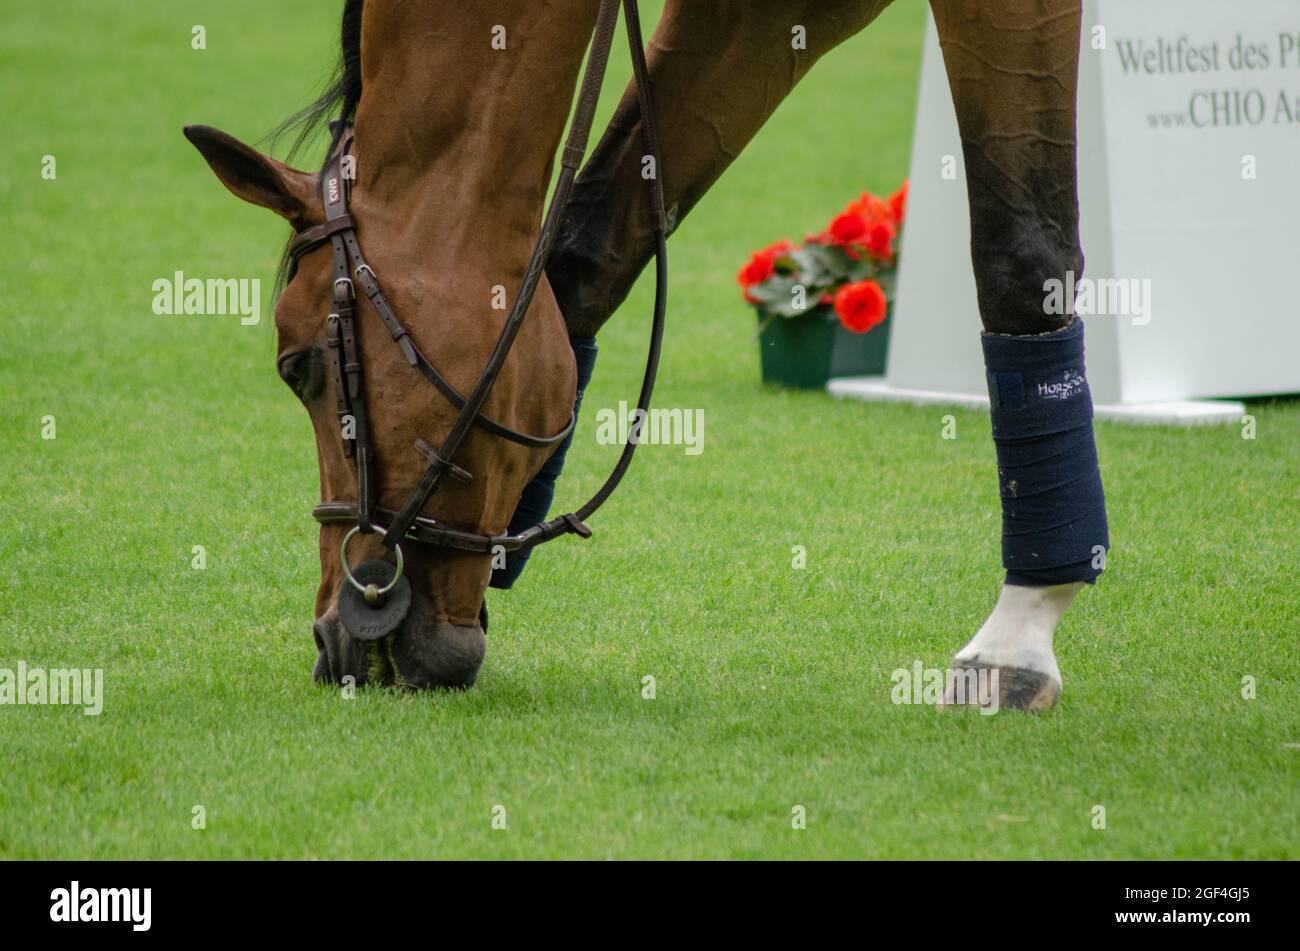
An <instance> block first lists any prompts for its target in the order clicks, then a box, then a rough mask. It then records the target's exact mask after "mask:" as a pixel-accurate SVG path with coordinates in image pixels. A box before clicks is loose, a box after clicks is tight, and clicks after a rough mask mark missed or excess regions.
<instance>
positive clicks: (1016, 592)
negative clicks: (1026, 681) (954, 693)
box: [955, 581, 1084, 685]
mask: <svg viewBox="0 0 1300 951" xmlns="http://www.w3.org/2000/svg"><path fill="white" fill-rule="evenodd" d="M1083 587H1084V584H1083V582H1082V581H1078V582H1074V583H1073V584H1060V585H1051V586H1048V587H1043V588H1030V587H1026V586H1024V585H1014V584H1004V585H1003V586H1002V593H1001V594H1000V595H998V603H997V604H996V605H995V606H994V608H993V613H992V614H990V615H989V617H988V620H987V621H985V622H984V625H983V626H982V627H981V628H980V629H979V631H978V632H976V634H975V636H974V637H972V638H971V639H970V642H969V643H968V644H967V645H966V646H965V647H963V648H962V649H961V650H959V651H958V652H957V656H956V661H955V663H956V664H960V663H961V662H962V661H967V662H971V663H974V662H976V661H978V662H979V663H980V664H982V665H988V666H991V667H1020V668H1023V669H1025V670H1033V671H1038V672H1041V673H1044V674H1047V675H1048V676H1049V677H1051V678H1052V679H1053V680H1055V681H1056V683H1057V684H1058V685H1059V684H1060V682H1061V670H1060V668H1059V667H1058V666H1057V664H1056V655H1055V654H1054V653H1053V652H1052V635H1053V633H1054V632H1055V631H1056V625H1057V624H1059V623H1060V622H1061V618H1062V617H1064V616H1065V611H1066V609H1067V608H1069V606H1070V602H1072V601H1073V600H1074V597H1075V595H1077V594H1078V593H1079V592H1080V591H1082V590H1083Z"/></svg>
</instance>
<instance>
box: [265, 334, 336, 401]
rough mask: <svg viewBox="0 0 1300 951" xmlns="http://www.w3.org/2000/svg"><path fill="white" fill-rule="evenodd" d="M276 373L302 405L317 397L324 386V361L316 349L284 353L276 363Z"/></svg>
mask: <svg viewBox="0 0 1300 951" xmlns="http://www.w3.org/2000/svg"><path fill="white" fill-rule="evenodd" d="M276 371H277V372H278V373H279V374H280V379H282V380H284V382H285V383H286V384H287V385H288V387H289V389H291V390H293V392H294V394H295V395H296V396H297V397H298V399H300V400H302V401H303V402H304V403H307V402H310V401H311V400H313V399H315V398H316V397H317V396H319V395H320V391H321V390H322V389H323V387H324V385H325V361H324V357H323V356H322V354H321V352H320V350H319V349H318V348H316V347H310V348H308V349H307V350H298V351H296V352H294V353H286V354H285V355H284V356H282V357H281V358H280V359H279V361H278V362H277V363H276Z"/></svg>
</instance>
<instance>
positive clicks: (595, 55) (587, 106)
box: [384, 0, 657, 550]
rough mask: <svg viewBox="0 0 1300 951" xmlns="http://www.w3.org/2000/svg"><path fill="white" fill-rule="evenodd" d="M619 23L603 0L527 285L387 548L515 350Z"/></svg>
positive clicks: (613, 7) (388, 536)
mask: <svg viewBox="0 0 1300 951" xmlns="http://www.w3.org/2000/svg"><path fill="white" fill-rule="evenodd" d="M617 25H618V0H601V4H600V10H599V12H598V13H597V14H596V29H595V33H594V35H593V38H592V41H591V52H590V54H589V55H588V57H587V68H586V72H585V74H584V75H583V80H582V89H581V91H580V92H579V94H578V102H577V105H576V106H575V108H574V113H573V122H572V124H571V125H570V127H569V136H568V140H567V141H566V143H565V145H564V151H563V153H562V157H561V159H560V176H559V180H558V181H557V182H556V184H555V191H554V193H553V194H552V197H551V204H550V207H549V208H547V210H546V219H545V221H544V222H543V223H542V230H541V233H540V234H539V235H538V237H537V244H536V245H535V246H534V247H533V254H532V257H531V258H530V259H529V262H528V268H527V270H525V271H524V280H523V284H522V285H521V286H520V288H519V292H518V293H517V294H516V295H515V302H514V306H513V307H512V308H511V310H510V314H509V316H508V317H507V318H506V322H505V326H503V327H502V328H501V335H500V336H499V337H497V342H496V346H495V347H493V348H492V354H491V355H490V356H489V357H488V361H487V365H486V366H484V367H483V371H482V372H481V373H480V374H479V378H478V383H476V384H475V385H474V389H473V390H472V391H471V392H470V395H469V396H468V398H466V400H465V405H464V406H462V407H461V409H460V414H459V415H458V416H457V417H456V421H455V422H454V423H453V424H452V427H451V431H450V432H448V433H447V436H446V437H445V438H444V439H443V441H442V445H441V446H440V447H439V448H438V450H437V452H435V453H434V454H433V455H432V458H431V460H430V462H429V465H428V467H427V468H426V469H425V470H424V475H422V476H421V477H420V481H419V483H418V484H417V485H416V487H415V488H414V489H413V490H412V491H411V494H410V495H409V496H407V499H406V502H404V503H403V504H402V508H401V510H400V511H399V512H398V513H397V516H396V518H394V519H393V521H392V522H391V523H390V524H389V526H388V531H387V532H386V533H385V534H384V546H385V547H386V548H388V549H390V550H391V549H392V548H393V547H394V546H395V545H396V544H397V543H398V542H400V541H401V540H402V538H403V537H404V536H405V535H406V532H407V530H408V529H409V528H410V527H411V525H412V524H413V523H414V522H415V519H416V518H417V517H418V516H419V514H420V510H421V509H423V508H424V506H425V503H427V502H428V501H429V496H431V495H433V493H434V491H435V490H436V489H437V488H438V483H439V482H441V481H442V477H443V475H444V474H445V473H446V472H447V470H448V469H449V468H450V465H451V459H452V458H453V457H455V455H456V451H457V450H458V449H459V448H460V445H461V443H462V442H464V440H465V436H466V435H467V434H468V433H469V428H470V426H472V425H473V424H474V419H475V418H476V417H477V416H478V414H479V412H480V411H481V410H482V409H483V405H484V404H485V403H486V402H487V398H488V394H489V393H490V392H491V391H492V386H493V384H495V383H496V380H497V376H498V375H499V374H500V372H501V367H502V366H503V365H504V364H505V362H506V357H507V356H508V355H509V354H510V348H511V347H512V346H513V345H514V342H515V337H516V336H518V334H519V329H520V327H522V326H523V322H524V317H525V316H526V315H527V313H528V306H529V305H530V304H531V303H532V300H533V293H534V292H535V291H536V290H537V284H538V281H539V280H540V279H541V276H542V271H543V269H545V267H546V262H547V259H548V258H549V257H550V255H551V244H552V242H553V241H554V239H555V234H556V232H557V231H558V230H559V227H560V222H561V220H563V218H564V213H565V209H566V208H567V206H568V204H569V195H570V193H571V192H572V190H573V181H574V178H575V177H576V176H577V171H578V168H579V166H580V165H581V164H582V158H583V156H584V155H586V154H587V139H588V138H589V137H590V134H591V121H592V117H593V116H594V115H595V112H596V103H597V101H598V100H599V99H600V87H601V85H602V84H603V82H604V78H605V66H606V64H607V63H608V62H609V51H610V47H611V45H612V44H613V40H614V30H615V29H616V27H617ZM638 49H639V47H638ZM656 173H657V170H656Z"/></svg>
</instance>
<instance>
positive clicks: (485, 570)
mask: <svg viewBox="0 0 1300 951" xmlns="http://www.w3.org/2000/svg"><path fill="white" fill-rule="evenodd" d="M371 6H373V7H374V8H375V10H374V12H373V13H372V10H371V9H370V8H371ZM359 7H360V4H349V9H353V8H359ZM590 7H591V5H590V4H589V3H577V4H575V11H574V12H575V15H576V17H577V22H576V23H575V21H574V20H567V21H566V20H565V18H563V17H552V16H550V15H549V14H548V15H545V16H544V15H543V14H542V13H541V12H539V11H535V12H526V13H523V14H521V15H520V16H519V17H517V18H516V22H515V24H514V26H513V29H515V30H516V31H517V32H524V33H527V35H528V36H529V42H527V43H522V42H521V43H518V44H517V45H516V46H514V47H510V46H507V48H506V49H505V50H502V49H498V48H496V47H495V46H494V45H493V44H491V43H490V42H489V40H490V39H491V38H492V36H493V28H494V24H493V22H492V20H493V17H492V16H489V15H488V13H487V12H486V11H483V12H481V13H472V14H465V16H464V17H462V16H461V14H459V13H458V19H457V21H456V23H457V25H456V28H455V29H449V28H448V21H446V19H445V17H442V16H440V15H438V14H437V11H436V10H435V9H434V5H431V4H372V5H367V8H366V10H365V15H364V17H362V18H361V20H360V33H359V44H360V45H359V56H351V57H349V56H348V55H347V53H348V50H347V49H346V48H345V57H344V59H345V63H349V64H350V65H348V67H347V68H348V69H349V70H352V71H354V72H356V73H357V75H355V76H353V77H352V79H353V80H354V84H355V86H356V87H357V88H360V85H361V78H362V77H364V83H365V87H364V94H362V95H360V96H359V105H357V108H356V112H355V130H354V136H355V137H354V146H353V153H354V154H355V158H356V167H355V168H356V170H355V180H354V181H353V182H352V191H351V198H350V201H349V212H350V214H351V215H352V217H353V219H354V220H355V222H356V236H357V239H358V241H359V242H360V244H361V246H362V248H363V249H364V253H365V258H366V261H367V263H369V264H370V265H371V266H372V267H373V268H374V271H375V272H377V274H378V275H379V277H380V278H381V280H382V284H383V290H384V293H385V295H386V296H387V298H388V300H389V301H390V302H391V304H392V306H393V308H394V310H395V311H396V313H397V314H399V315H400V316H401V320H402V322H403V323H404V325H405V326H406V328H407V329H408V330H409V332H410V334H411V337H412V338H413V339H414V341H415V343H416V345H417V346H418V348H419V349H420V351H422V352H423V353H424V354H425V355H427V357H428V358H429V360H430V361H431V362H432V363H433V364H435V365H436V366H437V368H438V370H439V371H440V372H441V374H442V376H443V377H445V378H446V380H447V381H448V382H450V383H451V384H452V385H453V386H454V387H455V388H456V390H457V391H458V392H460V393H461V394H467V393H469V392H470V391H471V390H472V389H473V386H474V383H475V381H476V379H477V377H478V375H479V373H480V371H481V369H482V367H483V366H484V364H485V362H486V361H487V359H488V354H489V352H490V351H491V350H492V347H493V345H494V343H495V342H496V339H497V336H498V334H499V332H500V330H501V327H502V324H503V322H504V320H505V311H504V310H500V309H495V308H494V300H496V299H499V298H500V297H501V296H502V289H504V292H505V294H506V295H507V296H512V295H513V294H514V293H515V291H516V290H517V289H518V288H519V286H520V284H521V282H522V280H523V276H524V269H525V264H526V262H527V259H528V257H529V253H530V251H531V249H532V244H533V242H534V240H535V239H536V237H537V234H538V232H539V228H540V223H541V212H542V210H543V204H544V197H545V189H546V184H547V182H548V180H549V177H550V171H551V164H552V157H553V156H554V153H555V149H556V146H557V144H558V141H559V137H560V134H561V132H562V130H563V125H564V119H565V116H566V114H567V111H568V107H569V103H570V97H571V93H572V88H573V82H574V79H575V77H576V75H577V70H578V66H579V64H580V61H581V57H582V54H583V47H584V45H585V36H586V35H589V34H584V32H583V30H582V28H581V23H582V22H583V21H584V20H585V21H586V22H587V25H590V22H591V17H592V16H593V15H594V10H591V9H590ZM467 17H468V18H470V19H474V18H478V19H482V20H483V22H482V23H465V22H462V20H464V19H465V18H467ZM434 22H436V23H437V24H439V26H438V29H436V30H435V29H432V27H431V23H434ZM476 30H477V32H475V31H476ZM346 36H347V30H346V22H345V47H346V45H347V39H346ZM470 36H472V37H473V38H474V39H473V41H472V42H471V40H469V39H467V38H466V37H470ZM480 38H483V41H482V42H479V39H480ZM575 38H576V39H575ZM353 52H357V51H353ZM435 64H436V65H435ZM561 93H563V94H561ZM343 118H344V119H348V118H350V117H349V116H348V115H346V114H345V115H344V116H343ZM186 136H187V137H188V138H189V140H190V141H191V142H192V143H193V144H194V145H195V146H196V147H197V148H198V150H199V151H200V152H201V153H202V155H203V157H204V158H205V159H206V160H207V162H208V164H209V165H210V166H211V167H212V169H213V171H214V172H215V173H216V175H217V177H218V178H219V179H220V180H221V182H222V183H223V184H224V185H225V186H226V187H227V188H228V189H229V190H230V191H231V192H233V193H234V194H235V195H236V196H238V197H240V198H242V199H244V200H245V201H250V202H252V203H254V204H257V205H260V206H262V207H264V208H268V209H270V210H272V211H274V212H275V213H276V214H278V215H280V216H281V217H282V218H284V219H285V220H287V221H288V222H289V223H290V224H291V225H292V226H293V227H294V229H295V230H298V231H301V230H303V229H306V228H309V227H312V226H314V225H319V224H321V223H322V222H323V221H324V212H323V207H322V200H321V195H320V176H319V175H318V174H312V173H307V172H303V171H299V170H296V169H293V168H290V167H288V166H287V165H284V164H282V163H280V162H278V161H276V160H274V159H272V158H269V157H268V156H265V155H262V154H260V153H259V152H257V151H255V150H253V149H251V148H250V147H248V146H246V145H244V144H242V143H241V142H239V141H237V140H235V139H233V138H231V137H230V136H228V135H225V134H224V133H222V132H219V131H217V130H215V129H212V128H209V127H206V126H190V127H188V128H187V129H186ZM335 144H336V145H337V136H336V142H335ZM331 255H332V252H331V247H330V243H329V242H326V243H325V244H324V245H323V246H321V247H318V248H316V249H314V250H312V251H310V252H308V253H307V254H305V255H304V256H303V257H302V258H301V259H300V260H299V261H298V263H297V266H296V268H294V271H293V273H292V276H291V278H290V280H289V281H288V284H287V285H286V287H285V289H284V292H283V293H282V294H281V296H280V299H279V301H278V303H277V305H276V310H275V322H276V329H277V333H278V337H279V345H278V348H277V356H276V360H277V368H278V371H279V374H280V376H281V378H282V379H283V380H284V381H285V383H286V384H287V385H288V386H289V387H290V389H291V390H292V391H293V392H294V394H295V396H296V397H297V398H298V399H299V401H301V402H302V404H303V406H304V407H306V409H307V412H308V414H309V415H310V417H311V421H312V428H313V430H314V432H315V438H316V450H317V456H318V461H319V468H320V482H321V499H322V501H334V500H354V499H357V498H358V487H357V485H356V477H355V474H354V468H353V464H352V462H351V460H349V459H348V458H346V456H345V454H344V450H343V444H342V441H341V436H340V430H339V422H338V418H337V416H336V412H335V409H336V406H335V392H334V387H335V384H334V382H333V379H332V376H331V374H330V373H328V372H327V371H326V365H327V357H326V350H327V339H326V317H327V315H328V314H329V313H330V312H331V300H332V296H331V292H332V285H333V273H332V256H331ZM357 297H358V300H357V316H356V324H357V333H358V337H359V340H360V353H361V358H362V359H361V363H362V365H363V367H364V374H363V377H364V395H365V404H366V406H367V408H368V410H367V411H368V416H369V428H370V439H371V443H372V445H373V448H374V454H375V458H376V460H377V470H376V491H375V499H376V502H377V504H378V505H379V506H380V507H382V508H385V509H390V510H397V509H399V508H400V507H401V505H402V503H403V502H404V501H405V500H406V498H407V495H408V494H409V493H410V491H411V489H412V487H413V486H415V485H416V483H417V482H418V481H419V479H420V477H421V475H422V474H423V472H424V470H425V466H426V460H425V458H424V457H423V456H422V455H421V454H420V453H419V452H417V451H416V449H415V444H416V441H417V440H418V439H424V440H426V441H427V442H429V443H430V444H433V445H437V444H438V442H439V441H440V440H441V439H442V437H443V436H444V435H445V434H446V433H447V432H448V430H449V429H450V428H451V426H452V424H453V422H454V420H455V418H456V415H457V413H456V409H455V407H454V406H452V405H451V403H449V402H448V401H447V399H445V398H444V397H443V396H442V395H441V394H440V393H438V391H437V390H435V389H433V388H432V387H431V386H430V385H429V384H428V382H427V381H426V380H425V379H424V378H423V377H422V376H421V375H420V374H419V373H418V372H416V370H414V369H413V368H412V367H411V366H409V365H408V364H407V362H406V360H405V359H403V356H402V352H401V350H399V349H398V347H397V346H395V345H394V343H393V341H392V339H390V336H389V333H388V332H387V330H386V329H385V328H384V325H383V324H382V323H381V322H380V318H379V316H378V314H377V313H376V312H375V310H374V308H373V306H372V305H371V304H370V302H369V301H368V300H367V299H366V297H365V295H364V294H358V295H357ZM575 385H576V375H575V367H574V359H573V354H572V351H571V348H570V346H569V343H568V340H567V335H566V331H565V327H564V322H563V319H562V317H561V315H560V313H559V310H558V308H557V307H556V304H555V299H554V296H553V295H552V293H551V291H550V288H549V285H547V283H546V281H545V278H543V279H542V282H541V284H540V285H539V287H538V290H537V293H536V295H535V297H534V298H533V301H532V305H531V307H530V308H529V311H528V317H527V319H526V320H525V322H524V325H523V329H522V331H521V333H520V335H519V337H518V339H517V341H516V343H515V346H514V347H513V349H512V350H511V352H510V356H509V358H508V359H507V360H506V362H505V365H504V368H503V369H502V372H501V375H500V377H499V378H498V380H497V383H496V385H495V387H494V389H493V390H492V392H491V396H490V398H489V400H488V402H487V404H486V406H485V408H484V410H485V412H486V413H487V414H488V415H489V416H491V417H492V418H494V419H495V420H497V421H499V422H500V423H502V424H503V425H505V426H509V427H510V428H512V429H515V430H518V431H521V432H525V433H534V434H539V435H540V434H551V433H556V432H558V431H560V430H562V429H563V428H564V426H565V424H566V423H567V422H568V420H569V418H570V415H571V412H572V409H573V402H574V393H575ZM548 454H549V450H547V449H545V448H530V447H528V446H524V445H519V444H516V443H514V442H510V441H507V440H504V439H500V438H497V437H495V436H493V435H491V434H489V433H487V432H484V431H482V430H480V429H473V430H472V431H471V432H470V434H469V436H468V437H467V439H466V440H465V441H464V443H463V444H462V445H461V447H460V449H459V451H458V452H457V454H456V458H455V463H456V464H457V465H458V466H460V467H462V468H463V469H466V470H468V471H469V472H470V473H472V474H473V479H472V481H470V482H469V483H462V482H458V481H452V480H444V482H443V483H442V485H441V486H440V487H439V489H438V491H437V492H436V493H435V494H434V496H433V497H432V499H431V500H430V502H429V503H428V504H427V505H426V507H425V508H424V510H423V514H424V515H426V516H428V517H431V518H434V519H437V520H438V521H439V522H441V523H443V524H444V525H446V526H448V527H450V528H453V529H460V530H462V531H470V532H476V533H484V534H495V533H499V532H502V531H504V530H505V528H506V526H507V524H508V522H509V519H510V516H511V514H512V513H513V511H514V507H515V505H516V503H517V501H518V499H519V495H520V492H521V491H522V489H523V487H524V486H525V485H526V484H527V482H528V480H529V479H530V478H532V476H533V475H534V474H535V473H536V472H537V470H538V469H539V468H540V467H541V465H542V464H543V463H544V462H545V460H546V458H547V456H548ZM347 528H348V526H346V525H343V526H339V525H328V524H327V525H323V526H322V527H321V533H320V561H321V582H320V587H319V590H318V592H317V596H316V622H315V625H314V629H313V630H314V636H315V642H316V646H317V649H318V652H319V656H318V659H317V663H316V669H315V673H314V676H315V677H316V679H317V680H318V681H337V680H339V679H341V678H342V677H344V676H347V675H351V676H352V677H354V678H356V682H357V683H364V682H366V681H368V680H369V681H371V682H379V683H383V684H391V683H399V684H403V685H408V686H413V687H435V686H468V685H470V684H472V683H473V682H474V680H475V677H476V676H477V673H478V670H479V667H480V665H481V663H482V660H483V656H484V652H485V649H486V640H485V637H484V632H483V629H482V627H481V626H480V624H479V612H480V607H481V605H482V603H483V594H484V590H485V588H486V586H487V583H488V580H489V577H490V574H491V569H492V564H491V556H490V555H483V554H472V553H464V552H458V551H453V550H449V549H443V548H434V547H426V546H422V545H418V544H415V543H411V542H407V543H404V544H403V546H402V547H403V551H404V557H405V570H406V577H407V578H408V580H409V582H410V585H411V590H412V604H411V608H410V611H409V612H408V614H407V615H406V618H405V620H404V621H403V622H402V623H401V625H400V626H399V627H398V628H397V629H396V630H395V631H394V632H393V633H392V634H391V635H389V636H387V637H385V638H383V639H381V640H378V641H360V640H356V639H354V638H353V637H351V636H350V635H349V634H348V632H347V630H345V628H344V627H343V625H341V624H340V623H339V619H338V597H339V591H340V587H341V585H342V584H343V583H344V578H343V573H342V567H341V564H340V556H339V547H340V542H341V541H342V537H343V534H344V532H345V531H346V530H347ZM348 557H349V562H350V564H351V565H353V566H355V565H357V564H358V563H360V562H362V561H364V560H367V559H371V558H386V559H389V560H391V558H392V556H391V554H390V553H388V551H387V550H386V549H385V548H384V547H383V546H382V545H381V544H380V542H379V540H378V535H373V534H368V535H361V536H359V537H357V538H355V539H353V543H352V545H351V547H350V549H349V555H348Z"/></svg>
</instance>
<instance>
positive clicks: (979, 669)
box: [940, 660, 1061, 713]
mask: <svg viewBox="0 0 1300 951" xmlns="http://www.w3.org/2000/svg"><path fill="white" fill-rule="evenodd" d="M952 670H953V673H950V674H949V676H948V683H947V685H946V686H945V687H944V691H943V701H942V703H941V704H940V706H942V707H962V706H966V707H979V708H990V707H992V703H991V702H990V701H992V699H993V685H992V681H991V675H992V673H993V672H996V675H997V697H998V699H997V709H998V710H1026V711H1029V712H1031V713H1041V712H1042V711H1044V710H1050V709H1051V708H1052V707H1054V706H1056V701H1057V698H1059V697H1060V696H1061V682H1060V681H1059V680H1058V679H1056V678H1055V677H1053V676H1052V675H1051V674H1049V673H1047V672H1045V671H1041V670H1031V669H1030V668H1028V667H1006V666H1002V667H998V666H994V665H992V664H987V663H982V662H980V661H978V660H954V661H953V662H952ZM963 671H974V672H975V673H976V675H977V680H976V683H975V684H969V681H968V680H967V681H966V682H964V683H959V681H961V679H962V672H963ZM986 671H987V672H989V673H985V672H986ZM985 678H989V679H985ZM959 687H961V688H962V689H960V690H959V689H958V688H959Z"/></svg>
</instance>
